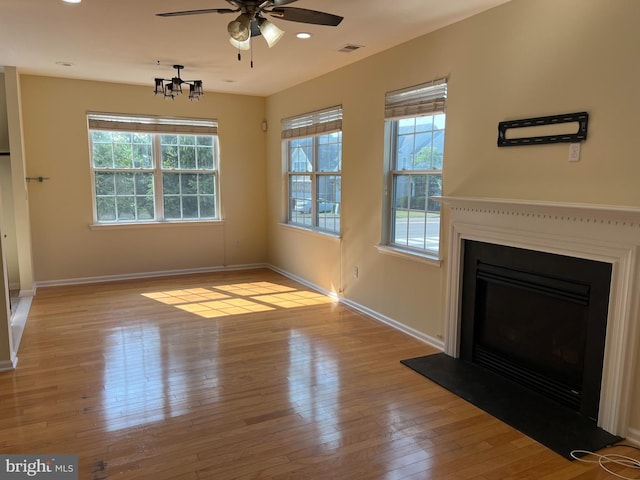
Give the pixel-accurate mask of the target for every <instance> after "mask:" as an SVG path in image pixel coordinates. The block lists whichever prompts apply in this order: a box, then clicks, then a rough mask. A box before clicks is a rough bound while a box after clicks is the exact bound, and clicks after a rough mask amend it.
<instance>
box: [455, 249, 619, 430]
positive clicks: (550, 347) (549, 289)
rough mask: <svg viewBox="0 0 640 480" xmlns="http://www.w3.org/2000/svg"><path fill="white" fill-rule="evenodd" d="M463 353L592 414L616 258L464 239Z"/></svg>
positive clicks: (595, 407)
mask: <svg viewBox="0 0 640 480" xmlns="http://www.w3.org/2000/svg"><path fill="white" fill-rule="evenodd" d="M463 265H464V267H463V280H462V282H463V288H462V312H461V315H462V319H461V339H460V357H461V358H463V359H465V360H468V361H470V362H472V363H475V364H476V365H479V366H481V367H484V368H486V369H489V370H491V371H493V372H495V373H498V374H500V375H502V376H504V377H507V378H509V379H510V380H513V381H515V382H518V383H520V384H522V385H524V386H526V387H528V388H530V389H532V390H534V391H536V392H538V393H541V394H543V395H545V396H547V397H549V398H551V399H553V400H555V401H557V402H559V403H561V404H563V405H565V406H567V407H569V408H571V409H573V410H575V411H577V412H579V413H580V414H581V415H583V416H585V417H587V418H589V419H591V420H593V421H594V422H595V421H596V419H597V416H598V407H599V402H600V383H601V380H602V363H603V357H604V346H605V332H606V324H607V309H608V300H609V285H610V283H611V264H609V263H604V262H598V261H594V260H588V259H582V258H575V257H568V256H564V255H557V254H551V253H545V252H539V251H534V250H528V249H521V248H514V247H508V246H504V245H497V244H489V243H484V242H478V241H472V240H465V242H464V262H463Z"/></svg>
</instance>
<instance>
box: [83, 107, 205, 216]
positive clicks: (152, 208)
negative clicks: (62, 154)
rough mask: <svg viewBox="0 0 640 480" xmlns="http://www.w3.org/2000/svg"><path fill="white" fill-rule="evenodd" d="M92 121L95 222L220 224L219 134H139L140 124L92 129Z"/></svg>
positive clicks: (119, 124)
mask: <svg viewBox="0 0 640 480" xmlns="http://www.w3.org/2000/svg"><path fill="white" fill-rule="evenodd" d="M89 118H90V142H91V166H92V171H93V177H94V185H93V187H94V193H95V210H94V216H95V222H96V223H104V224H117V223H144V222H154V221H193V220H215V219H218V213H217V212H218V189H217V184H218V178H217V175H218V172H217V163H218V160H217V159H218V146H217V135H200V134H198V135H190V134H164V133H149V132H144V131H135V129H136V128H138V129H139V128H140V124H136V123H133V122H131V123H127V122H122V121H120V122H118V123H115V122H114V123H109V122H106V121H105V123H103V124H100V125H99V126H98V127H97V128H98V129H95V130H94V129H91V125H92V120H94V121H95V119H96V118H99V117H98V116H90V117H89ZM96 125H97V124H96ZM105 125H106V128H108V127H109V126H114V127H116V128H125V129H126V128H127V127H130V128H131V129H132V130H134V131H123V130H105V129H99V128H105ZM182 128H183V129H184V126H182ZM143 129H144V128H143ZM165 129H166V128H165V127H163V128H162V130H165Z"/></svg>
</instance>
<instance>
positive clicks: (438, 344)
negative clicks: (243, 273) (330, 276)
mask: <svg viewBox="0 0 640 480" xmlns="http://www.w3.org/2000/svg"><path fill="white" fill-rule="evenodd" d="M269 268H270V269H271V270H273V271H274V272H278V273H279V274H281V275H284V276H285V277H287V278H290V279H291V280H295V281H296V282H298V283H301V284H302V285H305V286H307V287H309V288H311V289H313V290H316V291H317V292H320V293H322V294H324V295H327V296H329V297H332V298H335V299H336V300H337V301H339V302H341V303H344V304H345V305H347V306H348V307H350V308H353V309H354V310H356V311H358V312H360V313H363V314H365V315H367V316H368V317H371V318H373V319H374V320H378V321H379V322H382V323H384V324H386V325H389V326H390V327H392V328H395V329H396V330H399V331H401V332H402V333H405V334H407V335H409V336H411V337H413V338H415V339H417V340H420V341H421V342H423V343H426V344H427V345H430V346H432V347H434V348H437V349H438V350H444V342H443V341H442V340H440V339H438V338H434V337H431V336H429V335H427V334H426V333H423V332H420V331H418V330H416V329H415V328H412V327H409V326H407V325H405V324H403V323H401V322H398V321H397V320H394V319H392V318H389V317H387V316H386V315H383V314H381V313H379V312H376V311H375V310H371V309H370V308H368V307H365V306H364V305H360V304H359V303H357V302H354V301H352V300H349V299H348V298H345V297H343V296H340V295H338V294H336V293H335V292H329V291H327V290H325V289H323V288H320V287H318V286H317V285H314V284H313V283H310V282H308V281H306V280H305V279H303V278H300V277H298V276H296V275H293V274H292V273H289V272H287V271H285V270H282V269H280V268H278V267H275V266H273V265H269Z"/></svg>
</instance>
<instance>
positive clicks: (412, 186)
mask: <svg viewBox="0 0 640 480" xmlns="http://www.w3.org/2000/svg"><path fill="white" fill-rule="evenodd" d="M416 92H418V93H416ZM445 100H446V83H443V82H442V81H435V82H430V83H428V84H424V85H422V86H419V87H416V89H415V90H412V89H404V90H402V91H398V93H396V92H392V93H390V94H387V106H386V109H387V115H395V117H392V118H389V117H388V118H387V121H386V124H387V128H386V131H387V135H388V137H387V144H388V148H387V152H388V154H389V158H388V162H387V165H388V182H389V191H390V196H389V199H388V201H387V203H386V205H387V213H386V215H387V218H388V222H386V224H387V231H386V232H384V233H383V237H384V238H386V241H385V242H384V243H386V244H387V245H389V246H392V247H396V248H400V249H403V250H407V251H413V252H416V253H420V254H427V255H434V256H437V255H438V254H439V245H440V204H439V203H438V202H436V201H434V200H432V199H431V198H430V197H432V196H440V195H442V165H443V156H444V137H445V121H446V115H445V113H444V104H445ZM393 101H396V103H393Z"/></svg>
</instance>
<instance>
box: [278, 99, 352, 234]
mask: <svg viewBox="0 0 640 480" xmlns="http://www.w3.org/2000/svg"><path fill="white" fill-rule="evenodd" d="M282 139H283V150H284V152H285V155H286V159H287V182H288V183H287V192H288V199H289V201H288V208H287V210H288V211H287V221H288V223H289V224H291V225H296V226H300V227H305V228H310V229H312V230H317V231H321V232H327V233H331V234H339V233H340V200H341V184H342V175H341V171H342V107H341V106H337V107H332V108H329V109H326V110H321V111H318V112H312V113H308V114H305V115H300V116H297V117H292V118H288V119H285V120H283V121H282Z"/></svg>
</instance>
